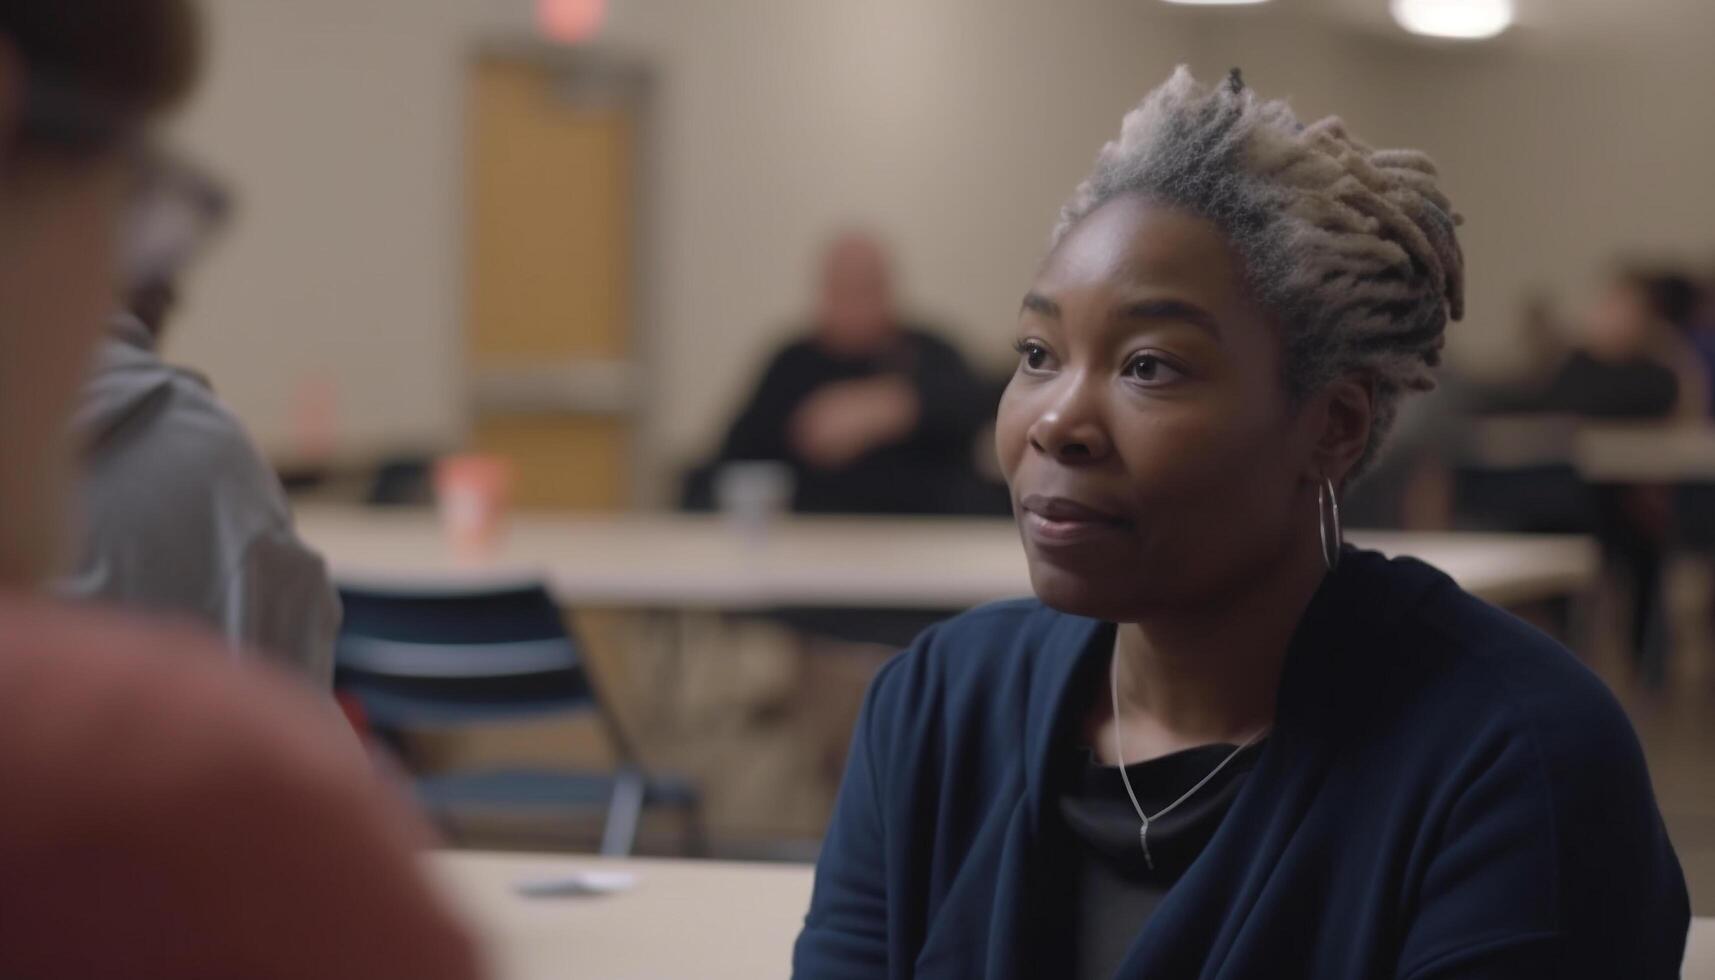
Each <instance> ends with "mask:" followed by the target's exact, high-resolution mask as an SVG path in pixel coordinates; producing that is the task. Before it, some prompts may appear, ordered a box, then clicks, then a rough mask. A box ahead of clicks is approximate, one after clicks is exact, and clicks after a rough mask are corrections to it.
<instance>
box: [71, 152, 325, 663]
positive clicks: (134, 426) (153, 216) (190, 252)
mask: <svg viewBox="0 0 1715 980" xmlns="http://www.w3.org/2000/svg"><path fill="white" fill-rule="evenodd" d="M229 211H230V204H229V201H228V197H227V195H226V193H225V192H224V190H223V189H222V188H221V187H220V186H219V184H217V183H216V182H215V181H214V180H212V179H211V178H209V177H208V176H207V175H205V174H202V173H201V172H200V171H197V170H194V169H191V168H189V167H186V166H185V165H184V164H182V163H174V164H169V163H167V162H165V161H163V162H161V163H160V164H159V165H158V166H156V167H155V168H153V171H152V173H151V176H150V179H149V180H148V181H147V183H146V185H145V186H144V187H143V188H142V189H141V190H140V191H139V193H138V197H137V200H136V202H135V203H134V205H133V207H132V212H131V214H130V216H129V220H128V223H127V228H126V233H127V242H126V247H125V250H124V257H125V262H126V266H127V268H126V270H125V280H124V281H125V282H126V284H127V285H126V289H125V294H124V296H123V297H122V298H123V305H124V306H125V307H126V309H124V310H123V311H121V312H120V313H118V314H116V315H115V316H114V317H113V319H112V321H111V323H110V324H109V330H108V336H107V338H106V339H105V340H104V341H103V342H102V345H101V348H100V350H99V351H98V352H97V355H96V362H95V365H94V371H93V373H92V375H91V377H90V378H89V380H88V382H87V384H86V385H85V387H84V392H83V400H82V404H81V406H80V408H79V410H78V412H77V414H76V416H75V417H74V419H73V427H74V430H75V436H76V437H77V438H78V439H79V441H80V444H81V445H82V447H83V451H84V457H83V469H82V474H81V480H80V486H79V494H80V496H81V500H80V501H79V503H80V504H81V508H80V516H81V525H80V529H81V532H82V534H81V538H80V541H79V549H78V551H77V560H76V565H75V566H74V568H73V570H72V572H71V574H70V575H68V576H67V577H66V578H64V579H63V580H62V581H61V582H60V584H59V590H58V591H59V592H60V593H61V594H62V595H66V596H70V597H75V598H87V599H100V600H104V601H109V602H115V603H119V604H121V605H126V606H130V607H133V608H141V609H146V610H150V611H153V612H157V613H167V614H171V615H179V616H185V617H189V618H192V619H195V620H198V621H201V622H203V623H205V624H207V625H209V626H212V627H213V628H214V629H216V630H217V631H219V632H220V633H222V634H223V635H224V636H225V637H226V638H227V639H228V640H229V641H230V642H231V644H232V649H233V650H234V651H235V655H237V652H238V651H256V652H257V653H259V654H261V655H262V656H263V657H265V658H267V659H269V660H272V661H274V662H275V663H277V664H279V665H280V666H283V667H285V668H287V669H288V670H289V671H291V672H293V673H295V674H297V675H299V676H301V677H303V678H304V679H306V680H308V681H309V682H310V683H311V684H312V685H313V686H316V687H319V688H324V689H325V688H327V687H329V686H330V684H331V682H332V671H333V642H334V635H335V632H336V631H337V629H338V627H339V600H338V598H337V597H336V595H335V593H334V590H333V587H332V585H331V584H330V582H329V580H328V573H327V567H326V565H325V563H324V562H323V561H322V559H321V556H319V555H317V554H316V553H315V552H313V551H311V550H310V549H309V548H307V547H306V546H305V545H304V543H303V542H302V541H301V540H299V538H298V536H297V534H296V532H295V531H294V529H293V527H292V516H291V512H290V510H289V509H288V507H287V504H286V497H285V493H284V491H283V490H282V489H281V486H280V482H279V479H278V478H277V477H276V476H275V474H274V471H273V470H272V468H270V466H269V465H268V463H267V462H266V461H265V460H264V459H263V457H262V455H261V453H260V452H259V451H258V450H257V448H256V446H255V444H254V443H252V442H251V440H250V437H249V436H248V435H247V434H246V433H245V431H244V427H243V426H242V425H241V424H240V423H239V421H238V419H237V418H236V417H235V416H234V415H233V414H232V412H231V411H230V410H229V409H228V408H227V407H226V406H225V405H224V404H222V403H221V401H220V399H219V398H218V397H217V396H216V395H215V393H214V391H213V389H212V388H211V387H210V386H209V383H208V382H207V380H206V379H204V378H203V377H202V376H201V375H198V374H196V373H194V372H192V371H188V370H185V369H183V368H178V367H174V366H173V365H170V364H168V363H166V362H165V361H163V360H162V359H161V355H160V352H159V349H158V347H159V343H160V340H161V333H162V331H163V329H164V328H165V325H166V321H167V319H168V318H169V317H170V315H171V312H172V309H173V306H174V303H175V301H176V284H177V281H178V278H179V276H180V275H181V274H182V273H183V271H184V268H185V266H186V265H188V264H189V263H190V261H191V260H192V259H193V258H195V257H196V256H197V255H198V254H199V253H200V252H201V251H202V249H203V247H204V246H205V245H206V243H207V241H208V239H209V238H211V237H212V236H213V234H214V233H215V232H216V231H218V229H219V228H220V227H221V226H222V225H223V224H224V223H225V220H226V217H227V215H228V213H229Z"/></svg>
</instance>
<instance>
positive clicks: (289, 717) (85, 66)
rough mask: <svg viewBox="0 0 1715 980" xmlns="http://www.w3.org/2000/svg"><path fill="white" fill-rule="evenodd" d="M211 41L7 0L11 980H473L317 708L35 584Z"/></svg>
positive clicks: (471, 960)
mask: <svg viewBox="0 0 1715 980" xmlns="http://www.w3.org/2000/svg"><path fill="white" fill-rule="evenodd" d="M198 36H199V35H198V31H197V30H196V18H195V16H194V10H193V8H192V7H191V6H190V5H189V3H188V2H186V0H0V446H3V447H4V448H5V452H4V454H3V455H0V869H3V870H0V976H4V977H28V978H31V980H59V978H67V980H69V978H80V980H81V978H89V977H128V978H144V980H157V978H158V980H166V978H184V977H248V978H278V980H287V978H304V977H316V978H320V980H359V978H365V980H368V978H374V977H412V978H419V980H421V978H430V980H470V978H473V977H475V976H476V975H477V972H478V971H477V966H476V959H475V953H474V950H473V947H472V945H471V943H470V941H469V940H468V938H467V937H466V936H465V935H464V933H463V932H462V930H461V929H460V927H459V926H458V925H457V924H456V923H455V922H454V920H453V919H452V917H451V916H450V914H449V913H448V911H447V910H446V909H445V908H444V907H443V905H442V903H441V901H440V900H439V898H438V897H437V896H436V895H435V894H434V893H433V892H432V891H431V889H430V887H429V885H428V884H427V882H426V881H425V880H424V878H423V874H422V871H421V870H420V869H419V867H418V864H417V861H418V858H417V855H416V850H417V848H418V847H419V846H420V845H421V844H422V843H423V842H424V840H425V839H426V838H425V836H424V835H423V833H422V832H421V831H420V829H418V828H417V827H416V825H415V824H414V823H413V822H412V820H411V818H410V815H409V812H408V811H407V810H406V809H405V807H404V805H403V804H402V803H400V802H399V801H397V800H395V799H393V798H392V797H391V796H389V795H388V794H386V793H385V792H384V791H383V790H382V788H381V787H380V786H379V785H378V784H377V782H376V780H375V779H374V776H373V774H372V773H371V771H370V769H369V766H368V761H367V759H366V757H365V756H364V754H363V752H362V750H361V748H360V747H359V745H358V743H357V741H356V740H355V739H354V738H353V737H352V735H351V732H350V730H349V729H345V728H343V727H342V724H343V723H342V720H341V719H340V718H339V716H338V714H337V712H335V711H334V710H333V708H332V707H331V705H329V704H327V703H326V701H325V700H324V699H319V698H317V697H316V696H314V695H312V694H310V693H309V692H306V691H304V690H302V689H301V687H300V686H299V685H295V684H292V683H288V682H286V681H283V680H280V679H278V678H276V677H273V676H270V675H271V673H272V672H271V671H268V670H265V669H234V668H233V667H232V666H231V665H229V664H228V663H227V662H225V659H224V658H225V656H226V654H225V652H224V650H223V648H222V645H221V644H220V643H219V642H218V641H216V640H214V639H212V638H210V637H207V636H204V635H202V634H200V633H198V632H194V631H190V630H174V629H170V628H166V627H163V626H160V625H158V624H155V623H152V622H150V621H147V620H143V619H136V618H132V617H130V616H127V615H122V614H119V613H110V612H103V611H99V610H97V609H96V608H95V607H93V606H92V605H88V604H71V603H64V602H61V601H56V600H52V599H49V598H45V597H43V596H42V595H41V594H40V592H41V587H42V584H43V583H44V581H45V580H46V579H47V577H48V576H49V575H50V573H51V572H52V571H53V570H54V569H55V567H56V566H57V564H58V562H59V559H60V555H61V538H62V532H63V529H64V523H65V522H64V520H63V517H64V515H63V514H62V513H61V506H62V502H63V501H65V500H66V499H67V498H68V497H70V496H71V494H70V493H69V492H68V487H69V484H70V464H71V460H72V458H73V455H74V449H73V444H72V441H71V440H70V439H69V438H67V423H68V421H69V419H70V416H71V413H72V410H73V408H74V406H75V404H76V402H77V397H78V390H79V386H80V385H81V384H82V383H83V382H84V380H85V378H86V376H87V371H88V365H89V360H90V357H91V355H92V354H93V352H94V349H95V347H96V345H97V343H98V341H99V339H100V337H101V334H102V325H103V321H104V319H105V317H106V316H107V315H108V313H109V312H110V311H111V309H112V304H113V295H114V293H113V290H114V284H115V282H117V281H118V274H117V273H118V270H117V268H116V265H117V263H116V251H117V243H116V241H115V238H116V235H115V231H116V229H117V228H118V227H119V224H120V218H121V215H122V214H123V213H124V210H125V205H126V201H127V198H128V196H129V194H130V193H131V191H132V190H133V189H134V188H135V187H136V186H137V180H138V178H139V176H140V173H141V172H142V171H143V170H144V169H145V167H144V165H143V160H144V159H145V157H146V156H148V155H150V153H149V150H148V137H149V130H150V129H151V123H152V122H153V121H154V120H156V119H157V118H158V117H159V116H160V115H162V114H163V113H164V112H165V111H166V110H168V109H169V108H171V107H172V106H174V105H176V104H177V103H178V102H180V101H181V100H182V98H183V97H184V96H185V94H186V93H187V92H188V91H189V89H190V88H191V84H192V80H193V77H194V75H195V69H196V65H197V62H198V57H197V48H198V44H197V38H198Z"/></svg>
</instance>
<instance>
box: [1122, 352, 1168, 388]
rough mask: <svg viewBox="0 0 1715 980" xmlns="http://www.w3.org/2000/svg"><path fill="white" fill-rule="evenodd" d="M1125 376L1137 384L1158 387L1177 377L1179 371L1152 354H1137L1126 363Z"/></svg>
mask: <svg viewBox="0 0 1715 980" xmlns="http://www.w3.org/2000/svg"><path fill="white" fill-rule="evenodd" d="M1125 376H1126V378H1128V379H1129V380H1132V381H1136V382H1137V383H1138V384H1145V385H1159V384H1165V383H1166V382H1169V381H1172V380H1174V379H1175V378H1178V377H1179V370H1178V369H1177V368H1175V367H1174V366H1173V365H1171V364H1169V363H1167V362H1166V361H1164V360H1162V359H1161V358H1159V357H1156V356H1155V355H1154V354H1138V355H1135V356H1134V357H1132V359H1131V360H1129V361H1127V362H1126V366H1125Z"/></svg>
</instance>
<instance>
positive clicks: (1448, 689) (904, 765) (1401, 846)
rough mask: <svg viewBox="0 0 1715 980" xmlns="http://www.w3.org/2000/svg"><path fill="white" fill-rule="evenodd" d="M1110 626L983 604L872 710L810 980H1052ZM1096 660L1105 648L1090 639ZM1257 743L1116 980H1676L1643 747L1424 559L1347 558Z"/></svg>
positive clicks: (1549, 644)
mask: <svg viewBox="0 0 1715 980" xmlns="http://www.w3.org/2000/svg"><path fill="white" fill-rule="evenodd" d="M1111 629H1112V627H1111V626H1108V625H1106V624H1103V623H1099V622H1096V621H1093V620H1090V619H1085V618H1081V617H1077V616H1069V615H1066V614H1063V613H1059V612H1055V611H1053V610H1051V609H1047V608H1045V607H1044V606H1043V605H1042V604H1041V603H1039V602H1036V601H1018V602H1005V603H998V604H995V605H991V606H985V607H983V608H981V609H977V610H974V611H972V612H969V613H966V614H965V615H963V616H960V617H958V618H957V619H954V620H951V621H949V622H946V623H943V624H941V625H939V626H937V627H935V628H934V629H932V630H930V631H929V632H927V633H925V634H924V635H923V636H922V637H921V638H920V639H919V640H918V641H917V642H916V643H915V644H913V645H912V647H911V649H910V650H909V651H908V652H906V653H905V654H902V655H901V656H899V657H897V658H895V659H894V660H893V661H892V662H890V663H889V664H888V665H887V666H886V667H884V668H882V670H881V672H880V674H879V675H878V676H877V677H876V680H875V682H874V683H873V684H872V685H871V687H870V693H869V697H868V699H867V700H866V702H865V704H864V709H863V713H862V716H861V718H860V720H859V722H858V726H857V731H856V733H855V735H854V736H853V741H852V750H851V755H850V759H849V762H848V763H847V765H846V775H845V782H844V784H843V785H842V786H841V788H840V795H839V800H838V802H837V803H836V805H835V811H834V818H833V821H832V823H831V825H830V826H829V828H828V833H827V837H826V838H825V839H824V842H823V844H822V853H821V858H820V861H819V863H818V864H817V867H816V887H815V894H814V897H813V898H812V899H811V903H810V912H809V916H808V917H807V918H806V920H805V924H804V931H803V934H802V935H801V936H800V938H799V940H798V945H797V951H796V958H795V960H794V964H795V970H796V973H797V975H798V976H800V977H807V978H817V980H824V978H851V980H859V978H863V980H868V978H873V977H889V978H893V980H906V978H911V980H930V978H935V980H940V978H953V977H958V978H965V977H985V978H989V980H1024V978H1026V977H1057V976H1063V975H1065V969H1066V958H1065V943H1064V941H1063V937H1062V935H1061V934H1059V933H1051V932H1048V931H1046V930H1047V928H1048V927H1050V926H1053V925H1054V924H1055V923H1054V921H1053V920H1054V919H1055V917H1056V916H1057V915H1058V914H1059V913H1060V912H1061V910H1062V907H1063V906H1065V905H1067V904H1069V903H1068V901H1067V896H1068V894H1069V893H1068V891H1067V890H1066V889H1065V888H1064V887H1063V886H1062V884H1061V883H1060V882H1058V881H1056V880H1055V875H1056V872H1057V870H1058V869H1057V868H1056V866H1055V863H1054V858H1055V857H1056V856H1060V855H1064V854H1065V849H1064V848H1061V849H1059V850H1058V851H1057V850H1056V849H1055V848H1054V847H1053V845H1052V843H1051V842H1050V840H1049V837H1050V835H1051V834H1052V833H1053V832H1054V825H1055V824H1056V823H1058V822H1059V819H1058V816H1057V807H1056V803H1057V801H1058V798H1059V797H1058V795H1057V794H1058V793H1059V792H1060V791H1061V789H1062V788H1063V786H1064V783H1063V779H1064V777H1065V775H1066V773H1067V770H1068V767H1067V765H1066V761H1067V759H1068V757H1069V756H1070V755H1072V754H1073V753H1075V752H1076V751H1077V749H1078V747H1079V746H1081V745H1085V744H1087V742H1086V741H1085V740H1084V739H1083V735H1082V732H1083V729H1082V721H1083V717H1084V713H1085V710H1086V709H1087V708H1088V706H1089V705H1090V703H1091V699H1092V698H1096V697H1099V696H1100V694H1101V691H1102V690H1103V687H1102V683H1103V679H1104V677H1105V675H1106V669H1107V665H1108V658H1109V656H1110V655H1111V653H1112V651H1113V646H1112V642H1111V640H1112V634H1111V633H1110V632H1107V631H1109V630H1111ZM1104 639H1106V640H1108V642H1107V643H1106V644H1104V643H1103V642H1102V641H1103V640H1104ZM1275 704H1276V710H1275V718H1274V727H1273V728H1272V729H1271V730H1270V732H1269V735H1268V740H1267V741H1266V743H1264V744H1263V746H1262V750H1261V752H1260V753H1258V755H1257V758H1256V764H1255V766H1254V767H1253V768H1252V769H1251V771H1250V773H1249V774H1248V775H1247V776H1246V777H1245V779H1244V781H1243V783H1242V784H1241V785H1240V786H1239V789H1238V793H1237V795H1236V796H1235V797H1234V799H1233V801H1232V805H1231V807H1230V808H1229V809H1228V811H1227V815H1226V817H1225V818H1224V819H1222V820H1221V821H1220V825H1219V826H1218V827H1217V828H1216V829H1215V834H1214V836H1213V837H1212V838H1210V840H1209V841H1208V843H1207V844H1206V845H1205V846H1204V848H1203V853H1202V855H1201V856H1199V857H1198V858H1197V860H1196V861H1194V862H1192V864H1191V866H1190V867H1189V868H1187V869H1186V870H1185V872H1184V873H1183V874H1182V875H1181V876H1180V877H1179V880H1178V881H1176V882H1175V883H1174V885H1173V887H1172V889H1171V890H1170V891H1168V892H1167V893H1166V894H1165V895H1164V896H1162V898H1161V900H1160V902H1159V903H1158V904H1157V905H1156V907H1155V909H1154V911H1153V912H1152V913H1151V914H1150V916H1149V919H1148V921H1146V922H1145V923H1144V924H1143V926H1142V928H1140V929H1139V930H1137V933H1136V936H1135V937H1134V939H1133V941H1132V944H1131V948H1130V949H1129V950H1128V952H1127V953H1126V956H1125V960H1124V962H1123V963H1122V964H1121V966H1120V968H1119V970H1118V971H1116V973H1117V975H1119V976H1123V977H1126V978H1128V980H1374V978H1378V977H1382V978H1392V980H1455V978H1456V980H1469V978H1474V977H1485V978H1488V977H1495V978H1500V977H1506V978H1514V977H1555V978H1557V980H1612V978H1615V977H1625V978H1627V980H1672V978H1676V977H1678V976H1679V964H1680V959H1681V958H1682V956H1683V954H1684V951H1685V935H1686V929H1687V927H1688V925H1689V922H1690V910H1689V906H1688V902H1687V897H1686V893H1685V879H1684V877H1683V876H1682V875H1681V874H1680V870H1679V864H1678V862H1677V860H1676V859H1675V858H1674V854H1673V849H1672V847H1671V846H1670V845H1669V843H1668V840H1667V834H1666V830H1665V828H1664V827H1663V826H1662V821H1661V816H1660V814H1659V812H1658V811H1657V810H1656V806H1655V798H1654V795H1653V793H1652V791H1651V788H1650V780H1649V772H1648V770H1647V769H1646V767H1645V765H1644V758H1643V753H1642V751H1641V750H1640V749H1639V746H1638V742H1637V738H1636V736H1635V735H1634V734H1633V732H1632V728H1631V725H1630V724H1629V723H1628V722H1627V720H1626V715H1625V712H1624V711H1622V710H1621V708H1620V706H1619V704H1618V703H1617V702H1616V701H1615V699H1614V696H1613V695H1612V693H1610V692H1609V691H1608V689H1607V688H1606V687H1605V686H1604V685H1603V684H1602V681H1601V680H1600V679H1599V678H1598V677H1596V676H1595V675H1594V674H1593V673H1591V672H1590V670H1589V669H1588V668H1586V667H1585V666H1584V665H1583V664H1581V663H1579V662H1578V660H1577V658H1575V657H1573V656H1572V655H1571V654H1570V653H1568V652H1567V651H1566V650H1565V649H1564V648H1563V647H1561V646H1560V645H1559V644H1557V643H1555V642H1554V641H1553V640H1551V639H1549V638H1548V637H1546V636H1544V635H1542V634H1541V633H1539V632H1537V631H1536V630H1534V629H1532V628H1531V627H1530V626H1528V625H1526V624H1524V623H1522V622H1520V621H1519V620H1517V619H1515V618H1514V617H1512V616H1509V615H1507V614H1506V613H1505V612H1502V611H1501V610H1499V609H1496V608H1495V607H1494V606H1491V605H1489V604H1487V603H1485V602H1482V601H1480V600H1478V599H1476V598H1473V597H1472V596H1470V595H1468V594H1466V593H1465V592H1463V591H1461V590H1460V589H1459V587H1458V586H1457V585H1455V584H1454V583H1453V582H1452V580H1450V579H1448V578H1447V577H1446V576H1445V575H1443V574H1441V573H1440V572H1437V571H1435V570H1434V569H1432V568H1430V567H1428V566H1426V565H1424V564H1422V563H1421V562H1416V561H1411V560H1409V559H1398V560H1392V561H1390V560H1388V559H1386V558H1384V557H1382V556H1381V555H1377V554H1374V553H1371V552H1364V551H1350V550H1349V551H1347V552H1346V553H1345V555H1344V557H1343V558H1342V559H1341V561H1340V565H1339V568H1338V570H1337V571H1335V572H1333V573H1332V574H1330V575H1329V576H1328V577H1327V579H1326V580H1325V581H1324V582H1323V583H1322V586H1321V588H1320V590H1319V591H1318V592H1317V594H1316V597H1315V599H1313V600H1312V601H1311V603H1310V606H1309V608H1308V609H1306V610H1305V612H1304V616H1303V617H1302V618H1301V619H1300V621H1299V624H1298V628H1297V631H1296V632H1295V633H1294V635H1293V639H1292V642H1291V644H1290V646H1289V647H1288V649H1287V652H1286V663H1285V667H1284V670H1283V672H1282V675H1281V679H1280V685H1279V688H1278V690H1277V692H1276V700H1275Z"/></svg>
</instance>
